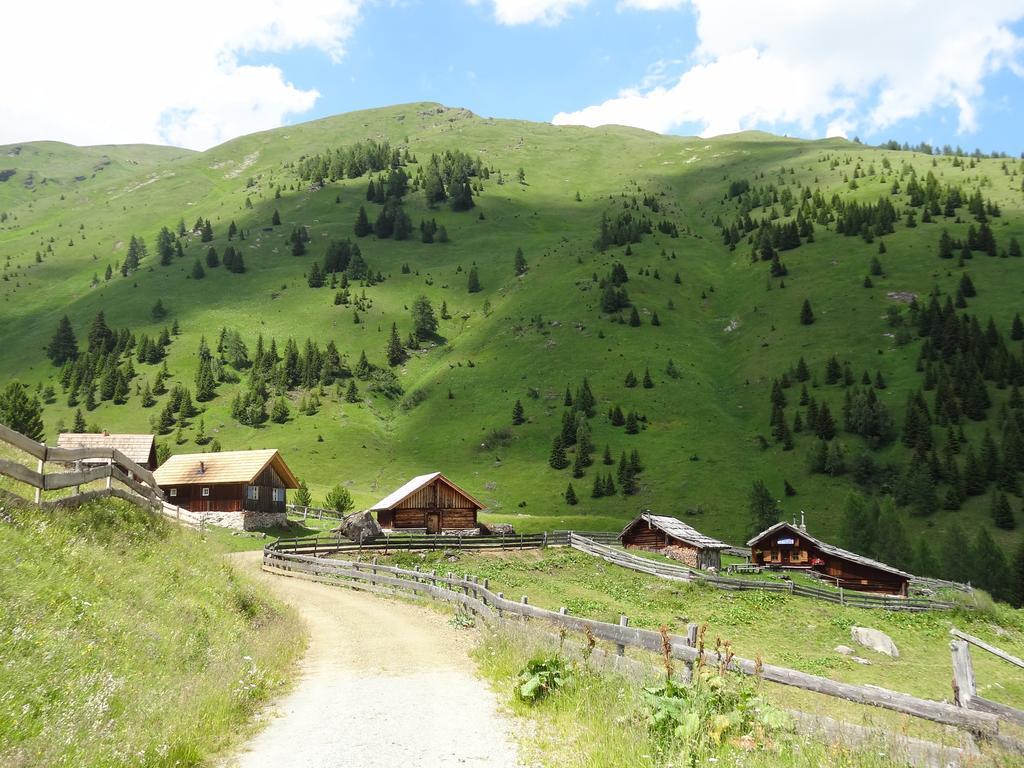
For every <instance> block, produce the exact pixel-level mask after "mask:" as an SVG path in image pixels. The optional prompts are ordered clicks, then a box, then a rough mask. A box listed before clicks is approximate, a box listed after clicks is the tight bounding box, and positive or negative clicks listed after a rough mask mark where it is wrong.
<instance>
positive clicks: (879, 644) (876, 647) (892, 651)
mask: <svg viewBox="0 0 1024 768" xmlns="http://www.w3.org/2000/svg"><path fill="white" fill-rule="evenodd" d="M850 636H851V637H852V638H853V641H854V642H855V643H859V644H860V645H863V646H864V647H865V648H870V649H871V650H872V651H878V653H884V654H885V655H886V656H891V657H892V658H894V659H898V658H899V657H900V652H899V649H898V648H897V647H896V643H894V642H893V641H892V638H891V637H889V636H888V635H887V634H885V632H882V631H881V630H878V629H870V628H868V627H851V628H850Z"/></svg>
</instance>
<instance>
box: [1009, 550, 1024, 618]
mask: <svg viewBox="0 0 1024 768" xmlns="http://www.w3.org/2000/svg"><path fill="white" fill-rule="evenodd" d="M1008 591H1009V594H1010V602H1011V603H1012V604H1013V605H1014V607H1016V608H1021V607H1024V541H1021V543H1020V544H1019V545H1018V546H1017V551H1016V553H1015V554H1014V557H1013V569H1012V570H1011V572H1010V587H1009V590H1008Z"/></svg>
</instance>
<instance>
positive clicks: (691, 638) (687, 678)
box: [683, 624, 697, 683]
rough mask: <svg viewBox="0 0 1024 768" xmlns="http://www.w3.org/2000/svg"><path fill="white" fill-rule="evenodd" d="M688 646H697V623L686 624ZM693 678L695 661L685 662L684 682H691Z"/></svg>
mask: <svg viewBox="0 0 1024 768" xmlns="http://www.w3.org/2000/svg"><path fill="white" fill-rule="evenodd" d="M685 637H686V640H685V643H686V646H687V647H688V648H696V647H697V625H696V624H687V625H686V636H685ZM692 680H693V663H692V662H689V661H687V662H685V663H684V665H683V682H685V683H689V682H691V681H692Z"/></svg>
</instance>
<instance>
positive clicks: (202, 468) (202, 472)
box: [199, 461, 206, 475]
mask: <svg viewBox="0 0 1024 768" xmlns="http://www.w3.org/2000/svg"><path fill="white" fill-rule="evenodd" d="M199 474H200V475H205V474H206V462H205V461H200V462H199Z"/></svg>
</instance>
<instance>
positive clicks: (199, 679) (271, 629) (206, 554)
mask: <svg viewBox="0 0 1024 768" xmlns="http://www.w3.org/2000/svg"><path fill="white" fill-rule="evenodd" d="M224 552H225V548H224V547H223V546H222V545H221V544H220V543H218V541H217V540H204V539H202V538H201V537H200V536H199V535H197V534H196V533H195V532H193V531H189V530H184V529H181V528H178V527H176V526H174V525H172V524H170V523H168V522H166V521H164V520H162V519H159V518H155V517H153V516H152V515H150V514H149V513H147V512H144V511H142V510H139V509H137V508H135V507H133V506H131V505H129V504H125V503H122V502H117V501H104V502H102V503H95V504H89V505H84V506H82V507H79V508H72V509H61V510H57V511H50V512H45V513H43V512H39V511H37V510H34V509H20V508H14V509H12V508H10V507H9V508H8V509H6V510H4V512H3V522H2V523H0V572H2V573H3V574H4V578H3V579H2V580H0V605H3V610H2V611H0V764H3V765H5V766H11V767H12V768H17V767H20V766H30V765H31V766H36V765H50V766H76V767H77V766H104V768H107V767H115V766H179V767H180V766H195V765H200V764H204V763H205V762H206V761H207V759H208V758H209V757H210V756H211V755H212V754H214V753H216V752H217V751H219V750H221V749H223V748H225V747H226V746H228V745H229V744H230V743H232V741H233V740H234V739H235V738H236V737H237V735H238V734H239V733H244V731H245V729H246V724H247V723H248V722H249V721H250V719H251V717H252V715H253V714H254V713H255V712H256V710H257V708H258V707H259V706H260V705H261V704H263V703H264V702H265V701H266V700H267V699H268V698H269V697H270V696H271V695H272V694H273V693H274V692H275V691H277V690H278V689H279V688H281V687H282V686H283V685H284V684H285V682H286V680H287V674H286V673H287V670H288V669H289V667H290V665H291V664H292V662H293V661H294V659H295V658H296V657H297V656H298V654H299V653H300V652H301V650H302V648H303V646H304V638H303V636H302V633H301V630H300V629H299V628H298V624H297V622H294V621H292V620H291V617H290V615H289V614H288V612H287V610H286V609H285V608H284V607H283V606H280V605H279V604H277V603H276V602H274V601H272V600H269V599H267V598H265V597H263V596H262V595H260V594H259V593H258V592H257V591H256V590H255V589H254V587H253V586H252V585H251V584H249V583H248V582H247V581H246V580H245V579H243V578H242V577H240V576H239V575H237V574H236V573H235V572H234V571H233V570H232V569H231V568H230V566H229V565H228V564H227V563H226V562H225V561H224V558H223V554H224Z"/></svg>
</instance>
